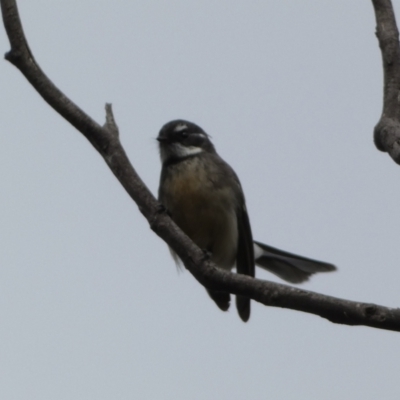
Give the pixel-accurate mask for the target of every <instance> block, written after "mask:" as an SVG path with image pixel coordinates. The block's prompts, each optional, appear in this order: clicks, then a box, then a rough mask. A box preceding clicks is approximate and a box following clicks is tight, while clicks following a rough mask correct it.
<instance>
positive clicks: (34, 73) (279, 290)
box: [0, 0, 400, 331]
mask: <svg viewBox="0 0 400 400" xmlns="http://www.w3.org/2000/svg"><path fill="white" fill-rule="evenodd" d="M376 3H379V2H378V1H376ZM0 4H1V10H2V15H3V21H4V26H5V28H6V31H7V34H8V37H9V41H10V45H11V50H10V51H9V52H8V53H7V54H6V56H5V57H6V59H7V60H8V61H10V62H11V63H12V64H14V65H15V66H16V67H17V68H18V69H19V70H20V71H21V72H22V74H23V75H24V76H25V77H26V78H27V79H28V81H29V82H30V83H31V84H32V86H33V87H34V88H35V89H36V90H37V91H38V93H39V94H40V95H41V96H42V97H43V99H44V100H45V101H46V102H47V103H48V104H49V105H50V106H51V107H53V108H54V109H55V110H56V111H57V112H58V113H60V114H61V115H62V116H63V117H64V118H65V119H66V120H67V121H69V122H70V123H71V124H72V125H73V126H74V127H75V128H76V129H77V130H78V131H80V132H81V133H82V134H83V135H84V136H85V137H86V138H87V139H88V140H89V142H90V143H91V144H92V145H93V146H94V147H95V148H96V150H97V151H98V152H99V153H100V154H101V155H102V157H103V158H104V160H105V162H106V163H107V165H108V166H109V167H110V169H111V171H112V172H113V173H114V175H115V176H116V177H117V179H118V180H119V181H120V183H121V184H122V186H123V187H124V188H125V190H126V191H127V192H128V194H129V195H130V196H131V198H132V199H133V200H134V201H135V202H136V204H137V205H138V207H139V210H140V211H141V212H142V214H143V215H144V216H145V217H146V219H147V220H148V221H149V224H150V227H151V229H152V230H153V231H154V232H155V233H156V234H157V235H158V236H160V237H161V238H162V239H163V240H164V241H165V242H166V243H168V245H169V246H171V247H172V248H173V249H174V250H175V251H176V253H177V254H178V255H179V257H180V258H181V259H182V261H183V263H184V264H185V266H186V268H187V269H188V270H189V271H190V272H191V273H192V274H193V275H194V277H195V278H196V279H197V280H198V281H199V282H200V283H201V284H203V285H204V286H206V287H208V288H211V289H218V290H222V291H227V292H230V293H234V294H239V295H244V296H248V297H250V298H252V299H254V300H256V301H258V302H260V303H262V304H264V305H267V306H274V307H282V308H289V309H292V310H298V311H303V312H307V313H311V314H315V315H319V316H320V317H323V318H326V319H328V320H329V321H332V322H334V323H338V324H346V325H366V326H370V327H375V328H380V329H388V330H394V331H400V310H399V309H390V308H387V307H383V306H377V305H374V304H366V303H358V302H353V301H349V300H342V299H338V298H335V297H330V296H325V295H322V294H318V293H314V292H309V291H305V290H301V289H298V288H294V287H290V286H287V285H281V284H277V283H273V282H268V281H263V280H259V279H253V278H250V277H247V276H244V275H238V274H233V273H230V272H227V271H224V270H222V269H219V268H217V267H216V266H215V265H214V264H213V263H211V262H210V261H209V259H208V258H207V257H206V256H205V254H204V253H203V251H202V250H200V249H199V248H198V247H197V246H196V245H195V244H194V243H193V242H192V241H191V240H190V239H189V238H188V237H187V236H186V235H185V234H184V233H183V232H182V231H181V230H180V229H179V228H178V227H177V226H176V224H175V223H174V222H173V221H172V220H171V218H170V217H169V216H168V215H167V213H166V212H165V209H164V207H163V206H162V205H161V204H160V203H159V202H157V200H156V199H155V198H154V196H153V195H152V194H151V193H150V191H149V190H148V189H147V187H146V185H145V184H144V183H143V182H142V180H141V179H140V177H139V176H138V175H137V173H136V171H135V170H134V168H133V167H132V165H131V163H130V161H129V159H128V157H127V156H126V154H125V151H124V149H123V147H122V145H121V143H120V141H119V134H118V127H117V125H116V123H115V120H114V116H113V114H112V110H111V105H109V104H107V105H106V123H105V125H104V126H103V127H101V126H100V125H99V124H97V123H96V122H95V121H93V120H92V119H91V118H90V117H89V116H88V115H87V114H85V113H84V112H83V111H82V110H81V109H80V108H79V107H77V106H76V105H75V104H74V103H73V102H72V101H71V100H70V99H68V98H67V97H66V96H65V95H64V94H63V93H62V92H61V91H60V90H59V89H58V88H57V87H56V86H55V85H54V84H53V83H52V82H51V81H50V80H49V79H48V78H47V76H46V75H45V74H44V73H43V71H42V70H41V69H40V67H39V65H38V64H37V63H36V61H35V59H34V57H33V54H32V52H31V51H30V49H29V47H28V44H27V41H26V39H25V36H24V33H23V29H22V25H21V22H20V19H19V15H18V10H17V5H16V2H15V0H0Z"/></svg>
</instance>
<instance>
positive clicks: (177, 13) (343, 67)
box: [0, 0, 400, 400]
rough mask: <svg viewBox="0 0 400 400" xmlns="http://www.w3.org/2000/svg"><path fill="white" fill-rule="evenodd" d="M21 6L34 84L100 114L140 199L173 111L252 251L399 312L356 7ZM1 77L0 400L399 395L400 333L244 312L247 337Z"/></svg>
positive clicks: (372, 83)
mask: <svg viewBox="0 0 400 400" xmlns="http://www.w3.org/2000/svg"><path fill="white" fill-rule="evenodd" d="M394 2H395V3H396V4H395V5H396V8H397V15H398V18H399V19H400V4H399V2H398V1H396V0H395V1H394ZM19 6H20V12H21V16H22V20H23V24H24V28H25V32H26V34H27V37H28V40H29V43H30V46H31V48H32V50H33V52H34V54H35V56H36V58H37V60H38V62H39V64H40V65H41V66H42V68H43V69H44V70H45V71H46V73H47V74H48V75H49V77H50V78H51V79H52V80H53V81H54V82H55V83H56V84H57V85H58V86H59V87H60V88H61V89H62V90H63V91H64V92H65V93H66V94H67V95H68V96H70V97H71V99H72V100H74V101H75V102H76V103H77V104H78V105H79V106H80V107H82V108H83V109H84V110H85V111H87V112H88V113H89V114H90V115H92V116H93V117H94V118H95V119H96V120H97V121H98V122H101V123H102V122H103V120H104V103H105V102H112V103H113V106H114V112H115V115H116V118H117V121H118V124H119V127H120V132H121V137H122V142H123V144H124V146H125V149H126V151H127V152H128V154H129V156H130V158H131V160H132V163H133V165H134V166H135V167H136V168H137V171H138V172H139V174H140V175H141V176H142V178H143V179H144V181H145V182H146V183H147V184H148V186H149V188H150V189H151V190H152V191H153V192H156V190H157V186H158V179H159V171H160V162H159V159H158V151H157V145H156V141H155V140H154V139H155V137H156V136H157V133H158V131H159V129H160V127H161V126H162V125H163V124H164V123H165V122H167V121H169V120H171V119H175V118H185V119H188V120H192V121H193V122H196V123H197V124H199V125H200V126H202V127H203V128H204V129H205V130H206V131H207V132H208V133H209V134H210V135H211V136H212V137H213V141H214V144H215V145H216V147H217V150H218V151H219V153H220V154H221V155H222V156H223V157H224V158H225V159H226V161H228V162H229V163H230V164H231V165H232V166H233V167H234V168H235V170H236V172H237V173H238V175H239V177H240V179H241V181H242V184H243V187H244V189H245V192H246V196H247V202H248V208H249V212H250V218H251V222H252V227H253V232H254V236H255V238H257V239H258V240H260V241H264V242H266V243H268V244H270V245H273V246H277V247H280V248H282V249H285V250H287V251H291V252H297V253H299V254H302V255H305V256H309V257H314V258H319V259H322V260H326V261H330V262H333V263H335V264H336V265H337V266H338V268H339V271H338V272H337V273H333V274H326V275H320V276H316V277H314V278H313V279H312V280H311V282H309V283H307V284H305V285H303V287H304V288H305V289H309V290H313V291H318V292H322V293H325V294H329V295H334V296H338V297H343V298H347V299H353V300H360V301H368V302H375V303H378V304H382V305H386V306H392V307H398V306H400V291H399V282H400V266H399V256H398V253H399V248H400V246H399V236H400V235H399V226H400V212H399V200H400V185H399V176H400V167H399V166H397V165H395V164H394V163H393V162H392V161H391V160H390V158H389V157H388V156H387V155H385V154H383V153H380V152H378V151H377V150H376V149H375V147H374V145H373V142H372V131H373V127H374V125H375V123H376V122H377V121H378V119H379V116H380V112H381V107H382V104H381V101H382V69H381V56H380V52H379V48H378V43H377V40H376V38H375V35H374V30H375V20H374V15H373V9H372V5H371V2H370V1H365V0H352V1H348V0H347V1H345V0H336V1H329V2H328V1H320V0H313V1H311V0H303V1H301V2H300V1H294V0H292V1H288V0H286V1H284V0H281V1H265V0H263V1H261V0H260V1H239V0H229V1H228V0H219V1H211V0H201V1H200V0H199V1H197V0H196V1H190V2H189V1H184V0H177V1H161V0H158V1H149V0H147V1H138V2H122V1H114V2H112V1H108V2H106V1H93V0H92V1H84V2H82V1H76V0H75V1H68V2H67V1H54V0H52V1H50V0H47V1H45V0H42V1H39V0H38V1H33V0H23V1H21V0H20V1H19ZM0 49H1V52H2V53H4V52H6V51H7V50H8V49H9V45H8V42H7V40H6V37H5V34H4V30H3V34H2V35H0ZM0 68H1V73H0V90H1V96H0V102H1V103H0V107H1V110H2V117H1V119H0V129H1V132H2V135H1V146H0V180H1V183H2V190H1V192H0V224H1V229H0V240H1V244H2V245H1V251H0V321H1V322H0V398H1V399H7V400H17V399H18V400H19V399H21V400H22V399H29V400H36V399H37V400H47V399H49V400H50V399H51V400H53V399H57V400H69V399H74V400H89V399H96V400H103V399H104V400H105V399H113V400H115V399H121V400H122V399H144V400H146V399H151V400H154V399H166V400H177V399H178V400H187V399H190V400H203V399H221V400H225V399H226V400H228V399H229V400H232V399H233V400H241V399H246V400H258V399H267V398H268V399H271V400H275V399H277V400H280V399H285V400H302V399H307V400H320V399H324V400H337V399H341V400H347V399H352V400H353V399H360V398H362V399H363V400H375V399H378V398H379V399H385V400H392V399H393V400H395V399H396V400H397V399H398V398H400V397H399V396H400V384H399V382H400V376H399V371H400V335H399V334H398V333H393V332H386V331H381V330H376V329H371V328H365V327H348V326H340V325H334V324H331V323H329V322H327V321H326V320H323V319H321V318H318V317H315V316H312V315H308V314H303V313H299V312H294V311H289V310H281V309H276V308H267V307H264V306H261V305H258V304H255V303H253V304H254V305H253V312H252V316H251V319H250V321H249V323H247V324H244V323H242V322H241V321H240V319H239V317H238V316H237V314H236V311H235V310H234V308H232V310H231V311H230V312H228V313H222V312H221V311H219V310H218V309H217V307H215V305H214V304H213V302H212V301H211V300H210V299H209V298H208V296H207V294H206V293H205V291H204V289H203V288H202V287H201V286H200V285H199V284H198V283H197V282H196V281H195V280H194V278H193V277H192V276H191V275H190V274H189V273H187V272H184V273H180V274H179V273H177V271H176V268H175V265H174V262H173V261H172V259H171V257H170V255H169V252H168V249H167V246H166V245H165V244H164V243H163V242H162V241H161V240H160V239H159V238H158V237H156V236H155V235H154V234H153V233H152V232H151V230H150V229H149V227H148V224H147V222H146V221H145V220H144V218H143V217H142V216H141V214H140V213H139V211H138V210H137V207H136V205H134V204H133V203H132V201H131V200H130V198H129V197H128V196H127V195H126V193H125V192H124V190H123V188H122V187H121V186H120V184H119V183H118V182H117V181H116V179H115V178H114V176H113V175H112V174H111V172H110V171H109V170H108V168H107V167H106V165H105V163H104V162H103V160H102V159H101V158H100V157H99V156H98V155H97V153H96V152H95V151H94V149H93V148H92V147H91V146H90V145H89V143H88V142H87V141H86V140H85V139H84V138H83V137H82V136H81V135H80V134H79V133H78V132H76V131H75V130H74V129H73V128H72V127H71V126H70V125H69V124H68V123H66V122H65V121H64V120H63V119H62V118H61V117H60V116H58V115H57V114H56V113H55V112H54V111H53V110H52V109H50V108H49V106H47V104H45V103H44V102H43V100H42V99H41V98H40V97H39V96H38V95H37V94H36V92H35V91H34V90H33V89H32V88H31V87H30V85H29V84H28V82H27V81H26V80H25V79H24V78H23V76H22V75H21V74H20V73H19V71H17V70H16V69H15V68H14V67H13V66H12V65H11V64H9V63H7V62H6V61H3V62H1V63H0ZM258 275H259V276H260V277H262V278H264V279H271V280H276V281H279V280H278V279H277V278H275V277H274V276H272V275H270V274H267V273H266V272H260V273H259V274H258Z"/></svg>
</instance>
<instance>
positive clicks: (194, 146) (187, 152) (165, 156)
mask: <svg viewBox="0 0 400 400" xmlns="http://www.w3.org/2000/svg"><path fill="white" fill-rule="evenodd" d="M157 140H158V142H159V145H160V156H161V161H162V162H163V163H166V162H171V161H180V160H182V159H184V158H188V157H193V156H195V155H197V154H201V153H203V152H208V153H215V148H214V146H213V144H212V143H211V141H210V138H209V136H208V135H207V133H206V132H204V130H203V129H201V128H200V127H199V126H198V125H196V124H194V123H192V122H188V121H184V120H182V119H178V120H174V121H171V122H168V123H167V124H165V125H164V126H163V127H162V128H161V130H160V133H159V134H158V137H157Z"/></svg>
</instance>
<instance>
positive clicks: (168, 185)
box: [160, 157, 238, 269]
mask: <svg viewBox="0 0 400 400" xmlns="http://www.w3.org/2000/svg"><path fill="white" fill-rule="evenodd" d="M181 164H182V165H179V164H178V165H175V166H173V169H172V168H171V170H170V171H169V173H167V174H166V175H165V179H164V182H163V183H162V187H161V190H160V194H161V198H160V200H161V201H162V202H163V204H164V205H165V206H166V208H167V209H168V211H169V212H170V213H171V216H172V219H173V220H174V221H175V222H176V224H177V225H178V226H179V227H180V228H181V229H182V230H183V231H184V232H185V233H186V234H187V235H188V236H189V237H190V238H191V239H192V240H193V241H194V242H195V243H196V244H197V245H198V246H199V247H200V248H202V249H206V250H208V251H210V252H211V253H212V259H213V261H214V262H215V263H216V264H217V265H219V266H220V267H222V268H227V269H229V268H232V267H233V264H234V262H235V258H236V248H237V240H238V231H237V220H236V212H235V197H234V193H233V191H232V190H231V188H230V187H229V185H227V183H226V181H224V180H223V179H221V177H220V176H218V174H216V173H213V171H212V169H210V168H207V167H206V166H204V164H203V163H202V161H201V160H199V159H198V158H197V157H196V158H193V159H191V160H188V161H185V162H184V164H183V163H181Z"/></svg>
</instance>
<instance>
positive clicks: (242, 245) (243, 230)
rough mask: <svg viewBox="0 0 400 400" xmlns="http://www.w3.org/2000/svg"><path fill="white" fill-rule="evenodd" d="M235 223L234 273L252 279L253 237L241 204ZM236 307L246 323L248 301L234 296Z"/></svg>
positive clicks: (248, 313)
mask: <svg viewBox="0 0 400 400" xmlns="http://www.w3.org/2000/svg"><path fill="white" fill-rule="evenodd" d="M236 214H237V223H238V230H239V239H238V249H237V256H236V271H237V273H238V274H244V275H248V276H251V277H254V273H255V264H254V247H253V237H252V234H251V227H250V221H249V216H248V215H247V210H246V205H245V204H244V202H243V204H242V206H241V207H240V209H239V210H237V213H236ZM236 307H237V310H238V313H239V315H240V318H241V319H242V320H243V321H244V322H246V321H247V320H248V319H249V317H250V299H249V298H248V297H244V296H236Z"/></svg>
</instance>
